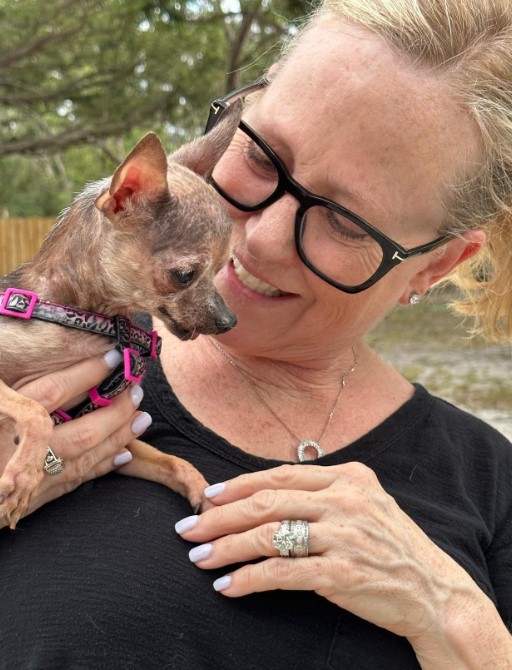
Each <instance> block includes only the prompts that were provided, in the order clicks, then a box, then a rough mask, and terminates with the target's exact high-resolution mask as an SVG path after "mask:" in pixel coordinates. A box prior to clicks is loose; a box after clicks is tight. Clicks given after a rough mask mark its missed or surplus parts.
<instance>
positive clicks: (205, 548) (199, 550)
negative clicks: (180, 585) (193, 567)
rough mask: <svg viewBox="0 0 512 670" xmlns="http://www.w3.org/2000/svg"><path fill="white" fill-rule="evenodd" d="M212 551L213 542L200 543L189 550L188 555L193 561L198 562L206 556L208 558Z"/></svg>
mask: <svg viewBox="0 0 512 670" xmlns="http://www.w3.org/2000/svg"><path fill="white" fill-rule="evenodd" d="M211 553H212V545H211V544H200V545H199V547H194V548H193V549H191V550H190V551H189V552H188V557H189V558H190V560H191V561H192V563H198V562H199V561H203V560H204V559H205V558H208V556H209V555H210V554H211Z"/></svg>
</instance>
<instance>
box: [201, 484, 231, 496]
mask: <svg viewBox="0 0 512 670" xmlns="http://www.w3.org/2000/svg"><path fill="white" fill-rule="evenodd" d="M225 488H226V484H224V482H221V483H220V484H212V485H211V486H208V487H207V488H205V490H204V494H205V496H206V497H207V498H214V497H215V496H218V495H219V493H222V492H223V491H224V489H225Z"/></svg>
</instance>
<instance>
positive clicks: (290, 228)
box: [240, 193, 299, 261]
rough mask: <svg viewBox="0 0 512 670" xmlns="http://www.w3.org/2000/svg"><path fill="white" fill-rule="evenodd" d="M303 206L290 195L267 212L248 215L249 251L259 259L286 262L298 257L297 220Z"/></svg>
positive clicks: (245, 225)
mask: <svg viewBox="0 0 512 670" xmlns="http://www.w3.org/2000/svg"><path fill="white" fill-rule="evenodd" d="M298 207H299V203H298V202H297V200H295V198H294V197H293V196H291V195H289V194H288V193H285V194H284V195H283V196H282V197H281V198H279V200H276V202H274V203H272V204H271V205H269V206H268V207H265V209H262V210H259V211H257V212H248V213H246V214H244V216H243V219H241V220H240V223H241V224H242V225H243V226H244V228H245V241H246V246H247V251H248V252H249V253H250V254H251V255H252V256H253V257H255V258H265V259H266V260H267V261H268V260H273V259H275V260H285V258H286V257H288V256H291V255H295V254H296V251H295V240H294V238H295V234H294V229H295V217H296V215H297V209H298Z"/></svg>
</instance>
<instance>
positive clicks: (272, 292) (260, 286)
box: [231, 256, 287, 298]
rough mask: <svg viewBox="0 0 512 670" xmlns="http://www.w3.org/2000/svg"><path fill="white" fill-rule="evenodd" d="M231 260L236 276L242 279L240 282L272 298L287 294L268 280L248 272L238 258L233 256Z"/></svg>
mask: <svg viewBox="0 0 512 670" xmlns="http://www.w3.org/2000/svg"><path fill="white" fill-rule="evenodd" d="M231 262H232V264H233V268H234V270H235V273H236V276H237V277H238V279H239V280H240V283H241V284H243V285H244V286H246V287H247V288H250V289H251V291H255V292H256V293H259V294H260V295H267V296H270V297H272V298H275V297H277V296H280V295H287V294H286V293H283V291H280V290H279V289H277V288H276V287H275V286H271V285H270V284H267V282H264V281H262V280H261V279H258V278H257V277H255V276H254V275H252V274H251V273H250V272H247V270H246V269H245V268H244V266H243V265H242V263H240V261H239V260H238V258H235V257H234V256H233V258H232V259H231Z"/></svg>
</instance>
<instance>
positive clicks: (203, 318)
mask: <svg viewBox="0 0 512 670" xmlns="http://www.w3.org/2000/svg"><path fill="white" fill-rule="evenodd" d="M240 112H241V109H240V105H234V106H233V108H232V110H231V111H230V112H229V114H228V113H226V115H225V118H224V117H223V119H222V121H221V122H220V123H219V124H218V126H217V127H216V128H214V129H213V130H212V131H211V132H210V133H208V134H207V135H205V136H204V137H202V138H200V139H198V140H195V141H194V142H191V143H190V144H187V145H185V146H183V147H181V148H180V149H178V151H176V152H175V153H174V154H172V155H170V156H169V157H168V156H167V155H166V153H165V151H164V148H163V146H162V144H161V142H160V140H159V139H158V137H157V136H156V135H155V134H153V133H150V134H148V135H146V136H145V137H144V138H143V139H142V140H141V141H140V142H139V143H138V144H137V145H136V146H135V148H134V149H133V150H132V151H131V153H130V154H129V155H128V157H127V158H126V159H125V160H124V162H123V163H122V164H121V165H120V166H119V167H118V168H117V170H116V171H115V173H114V175H113V176H112V178H111V179H105V180H102V181H99V182H95V183H93V184H91V185H89V186H88V187H87V188H86V189H85V190H84V191H83V192H82V193H81V194H79V195H78V196H77V197H76V198H75V200H74V201H73V203H72V204H71V206H70V207H69V208H68V209H67V210H65V211H64V212H63V214H62V215H61V216H60V217H59V219H58V220H57V222H56V224H55V225H54V227H53V228H52V230H51V231H50V233H49V235H48V237H47V238H46V240H45V241H44V243H43V245H42V247H41V249H40V250H39V252H38V253H37V254H36V255H35V257H34V258H33V259H32V260H31V261H30V262H28V263H26V264H24V265H22V266H20V267H19V268H18V269H17V270H15V271H14V272H12V273H11V274H9V275H7V276H6V277H4V278H3V279H0V427H1V428H2V431H1V432H0V443H3V444H7V443H8V441H11V442H10V443H11V444H12V441H14V444H15V445H17V446H16V450H15V452H14V454H13V456H12V457H11V458H10V459H9V461H8V462H7V465H6V467H5V469H4V472H3V474H2V475H1V477H0V517H2V518H4V519H6V520H7V522H8V523H9V525H10V527H11V528H13V529H14V528H15V526H16V524H17V522H18V521H19V519H20V518H21V517H22V516H23V514H24V513H25V512H26V510H27V508H28V505H29V501H30V498H31V495H32V493H33V491H34V489H35V488H36V487H37V485H38V482H39V481H40V480H41V478H42V477H43V476H44V470H46V472H49V473H50V474H52V473H56V472H59V471H60V470H61V469H62V467H63V465H62V462H61V460H60V459H58V458H57V457H56V456H55V454H53V452H52V451H51V449H49V448H48V445H49V443H50V438H51V434H52V429H53V425H54V423H58V422H60V421H62V420H68V419H69V418H71V417H70V415H72V410H69V409H66V410H57V412H56V413H55V414H54V415H52V417H50V416H49V415H48V413H47V412H46V411H45V410H44V409H43V408H42V406H41V405H39V404H38V403H36V402H34V401H32V400H29V399H28V398H26V397H23V396H21V395H20V394H19V393H17V392H16V389H17V388H19V387H20V386H21V385H22V384H24V383H27V382H28V381H30V380H32V379H36V378H38V377H40V376H42V375H44V374H45V373H48V372H51V371H52V370H58V369H61V368H64V367H67V366H68V365H71V364H72V363H74V362H77V361H79V360H83V359H85V358H87V357H90V356H95V355H97V354H102V353H104V352H106V351H107V350H108V349H110V348H112V340H114V343H115V346H116V347H117V348H118V349H119V350H120V351H123V352H124V363H122V364H121V365H120V368H122V373H123V374H121V378H124V387H126V385H127V384H128V383H130V382H131V381H138V380H139V379H140V377H141V373H142V371H143V367H144V365H143V359H142V356H144V355H149V354H150V355H151V356H152V357H153V358H154V357H156V355H157V353H158V346H159V338H157V336H156V333H155V332H153V333H147V332H146V331H143V330H142V329H138V328H135V327H133V326H132V325H131V322H130V321H129V317H130V316H131V315H132V314H133V313H134V312H148V313H150V314H152V315H155V316H157V317H158V318H160V319H161V320H162V321H163V323H164V324H165V326H166V327H167V328H168V329H169V330H170V331H171V332H172V333H174V334H175V335H176V336H177V337H179V338H181V339H182V340H187V339H192V338H194V337H196V336H197V335H199V334H201V333H202V334H216V333H222V332H225V331H227V330H229V329H230V328H232V327H233V326H234V325H235V324H236V318H235V316H234V314H233V313H232V312H231V311H230V310H229V308H228V307H227V306H226V304H225V303H224V301H223V299H222V297H221V296H220V294H219V293H218V291H217V290H216V289H215V287H214V284H213V280H214V276H215V274H216V273H217V272H218V271H219V270H220V268H221V267H222V266H223V264H224V263H225V261H226V259H227V256H228V254H229V246H230V234H231V222H230V219H229V216H228V213H227V211H226V209H225V207H224V205H223V203H222V201H221V199H220V197H219V196H218V195H217V193H215V192H214V190H213V188H212V187H211V186H209V185H208V184H207V182H206V181H205V178H206V179H207V177H208V176H209V175H210V174H211V172H212V170H213V167H214V166H215V164H216V162H217V161H218V159H219V158H220V157H221V155H222V154H223V153H224V151H225V150H226V148H227V147H228V145H229V143H230V141H231V139H232V137H233V134H234V132H235V130H236V127H237V125H238V121H239V118H240ZM13 287H14V288H13ZM20 289H21V291H20ZM34 309H37V310H38V311H37V312H36V311H34V312H33V311H32V310H34ZM47 312H48V314H49V320H50V321H51V322H50V323H45V321H44V319H45V314H46V313H47ZM31 313H32V314H31ZM37 315H39V316H37ZM34 316H36V318H34ZM16 317H18V318H16ZM19 317H21V318H19ZM63 325H64V326H71V327H63ZM107 335H108V336H107ZM116 370H117V369H116ZM114 372H115V371H114ZM117 373H119V370H117ZM115 376H116V375H115V374H114V377H115ZM117 377H119V374H117ZM109 379H110V378H109ZM111 382H112V380H111V379H110V381H109V382H108V384H107V386H106V387H105V386H104V387H101V386H99V387H98V388H97V389H91V391H90V392H89V397H88V398H87V399H85V400H84V401H83V403H82V405H84V407H83V408H82V413H85V412H86V411H90V409H94V408H96V407H97V406H98V405H106V404H109V403H110V402H111V400H110V398H111V397H112V396H113V395H115V394H116V393H117V392H120V390H122V388H123V387H121V388H116V389H114V390H112V389H111V388H110V387H111V386H112V383H111ZM78 416H80V413H79V414H78ZM128 448H129V449H130V451H132V453H133V460H132V461H131V462H130V463H129V464H128V465H126V466H124V467H123V470H124V473H125V474H130V475H133V476H138V477H142V478H145V479H150V480H153V481H157V482H160V483H163V484H165V485H167V486H169V487H170V488H172V489H173V490H175V491H176V492H178V493H180V494H181V495H183V496H184V497H187V498H188V499H189V501H190V503H191V505H192V507H193V508H194V509H195V510H198V509H200V507H201V502H202V499H203V496H202V493H203V490H204V487H205V486H206V485H207V482H206V480H205V479H204V478H203V476H202V475H201V474H200V473H199V472H198V471H197V470H196V469H195V468H194V467H193V466H192V465H191V464H189V463H187V462H186V461H184V460H182V459H179V458H177V457H174V456H169V455H166V454H163V453H162V452H160V451H158V450H156V449H154V448H153V447H150V446H149V445H147V444H145V443H143V442H141V441H140V440H134V441H132V442H131V443H130V444H129V445H128ZM43 466H45V467H44V468H43ZM52 467H53V468H54V469H53V470H52Z"/></svg>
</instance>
